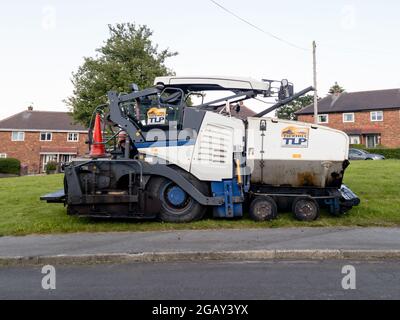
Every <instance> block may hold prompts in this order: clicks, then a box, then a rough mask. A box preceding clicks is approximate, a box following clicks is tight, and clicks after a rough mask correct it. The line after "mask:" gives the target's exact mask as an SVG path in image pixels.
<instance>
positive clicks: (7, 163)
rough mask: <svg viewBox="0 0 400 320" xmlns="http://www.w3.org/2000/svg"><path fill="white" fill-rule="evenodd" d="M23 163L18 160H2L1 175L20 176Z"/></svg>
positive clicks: (0, 164)
mask: <svg viewBox="0 0 400 320" xmlns="http://www.w3.org/2000/svg"><path fill="white" fill-rule="evenodd" d="M20 169H21V162H20V161H19V160H18V159H13V158H6V159H0V173H5V174H17V175H19V172H20Z"/></svg>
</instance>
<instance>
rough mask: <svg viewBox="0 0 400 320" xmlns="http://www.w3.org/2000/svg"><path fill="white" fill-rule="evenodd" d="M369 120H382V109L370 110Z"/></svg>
mask: <svg viewBox="0 0 400 320" xmlns="http://www.w3.org/2000/svg"><path fill="white" fill-rule="evenodd" d="M371 121H372V122H378V121H383V111H373V112H371Z"/></svg>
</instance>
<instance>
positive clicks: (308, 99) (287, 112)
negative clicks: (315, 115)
mask: <svg viewBox="0 0 400 320" xmlns="http://www.w3.org/2000/svg"><path fill="white" fill-rule="evenodd" d="M313 101H314V96H313V95H306V96H303V97H300V98H298V99H296V100H295V101H293V102H291V103H289V104H287V105H286V106H283V107H281V108H279V109H278V110H277V117H278V118H279V119H284V120H295V119H296V115H295V112H296V111H299V110H301V109H303V108H305V107H307V106H309V105H310V104H312V103H313Z"/></svg>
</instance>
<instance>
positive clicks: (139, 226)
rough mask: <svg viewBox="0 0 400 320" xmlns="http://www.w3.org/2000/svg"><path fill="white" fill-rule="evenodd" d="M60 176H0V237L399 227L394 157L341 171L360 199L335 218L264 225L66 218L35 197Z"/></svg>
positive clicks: (398, 171)
mask: <svg viewBox="0 0 400 320" xmlns="http://www.w3.org/2000/svg"><path fill="white" fill-rule="evenodd" d="M62 178H63V177H62V175H53V176H40V177H21V178H5V179H0V236H6V235H27V234H48V233H66V232H100V231H151V230H178V229H219V228H230V229H237V228H277V227H299V226H307V227H333V226H361V227H367V226H381V227H396V226H400V196H399V193H400V192H399V191H400V161H396V160H386V161H360V162H353V163H352V164H351V166H350V168H349V169H348V171H347V172H346V177H345V183H346V184H347V185H348V186H349V187H350V188H351V189H352V190H353V191H354V192H355V193H356V194H357V195H358V196H359V197H360V198H361V205H360V206H359V207H356V208H353V210H351V211H350V212H349V213H348V215H346V216H343V217H339V218H336V217H331V216H330V215H329V214H327V213H322V215H321V217H320V219H319V220H318V221H315V222H313V223H302V222H298V221H296V220H295V219H294V218H293V216H292V214H290V213H287V214H281V215H280V216H279V218H278V219H277V220H275V221H273V222H265V223H255V222H253V221H251V220H249V219H247V218H244V219H241V220H234V221H230V220H213V219H210V220H203V221H199V222H195V223H190V224H178V225H177V224H167V223H160V222H137V221H128V222H127V221H123V222H118V221H104V220H102V221H98V220H97V221H96V220H93V219H85V218H76V217H70V216H67V214H66V210H65V208H64V207H63V205H60V204H47V203H45V202H41V201H40V200H39V197H40V196H41V195H43V194H46V193H49V192H52V191H55V190H57V189H60V188H62Z"/></svg>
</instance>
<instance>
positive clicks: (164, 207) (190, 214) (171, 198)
mask: <svg viewBox="0 0 400 320" xmlns="http://www.w3.org/2000/svg"><path fill="white" fill-rule="evenodd" d="M195 186H196V185H195ZM196 187H197V188H199V186H196ZM203 189H204V188H203ZM148 190H149V192H150V194H151V196H152V198H153V199H155V201H160V215H159V217H160V219H161V220H162V221H165V222H172V223H185V222H191V221H196V220H200V219H201V218H203V216H204V214H205V211H206V208H205V207H204V206H202V205H201V204H200V203H198V202H197V201H196V200H194V199H193V198H192V197H191V196H190V195H188V194H187V193H186V192H185V191H184V190H182V189H181V188H180V187H179V186H177V185H176V184H175V183H174V182H172V181H170V180H168V179H166V178H162V177H155V178H152V179H151V181H150V182H149V185H148ZM199 190H202V189H201V188H199Z"/></svg>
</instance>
